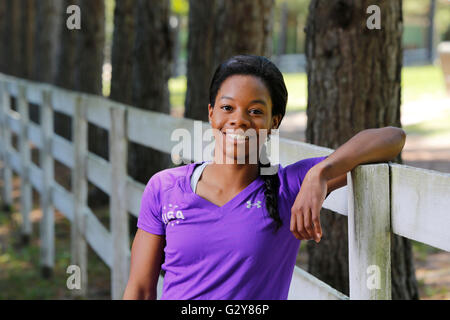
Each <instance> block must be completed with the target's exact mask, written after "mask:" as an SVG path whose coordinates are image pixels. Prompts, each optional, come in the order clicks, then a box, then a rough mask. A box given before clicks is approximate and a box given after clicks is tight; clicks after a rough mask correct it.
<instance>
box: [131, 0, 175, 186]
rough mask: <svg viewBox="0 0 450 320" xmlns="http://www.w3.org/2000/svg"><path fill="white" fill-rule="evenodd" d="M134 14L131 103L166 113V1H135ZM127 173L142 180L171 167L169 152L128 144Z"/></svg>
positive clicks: (168, 62)
mask: <svg viewBox="0 0 450 320" xmlns="http://www.w3.org/2000/svg"><path fill="white" fill-rule="evenodd" d="M137 6H138V7H137V10H136V16H135V21H136V22H135V23H136V24H135V30H136V35H135V37H136V38H135V43H134V61H133V105H134V106H136V107H138V108H142V109H146V110H152V111H156V112H161V113H166V114H169V113H170V100H169V87H168V81H169V77H170V73H171V69H172V50H173V39H172V35H171V32H170V27H169V13H170V2H169V1H148V0H138V5H137ZM129 150H130V152H129V160H128V172H129V175H130V176H132V177H133V178H135V179H137V180H138V181H140V182H143V183H146V182H147V181H148V179H149V178H150V177H151V176H152V175H153V174H154V173H156V172H158V171H161V170H163V169H166V168H168V167H171V166H172V161H171V157H170V154H165V153H163V152H159V151H157V150H154V149H150V148H145V147H143V146H142V145H138V144H135V143H130V144H129Z"/></svg>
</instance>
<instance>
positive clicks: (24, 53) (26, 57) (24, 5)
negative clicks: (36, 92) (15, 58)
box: [20, 0, 36, 79]
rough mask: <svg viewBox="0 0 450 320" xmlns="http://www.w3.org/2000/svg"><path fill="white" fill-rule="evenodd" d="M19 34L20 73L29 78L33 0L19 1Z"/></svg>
mask: <svg viewBox="0 0 450 320" xmlns="http://www.w3.org/2000/svg"><path fill="white" fill-rule="evenodd" d="M20 3H21V18H20V19H21V34H20V69H21V70H20V75H21V77H23V78H27V79H30V78H31V77H32V75H33V67H34V64H33V61H34V54H33V41H34V17H35V14H36V13H35V11H34V7H35V5H34V1H33V0H22V1H21V2H20Z"/></svg>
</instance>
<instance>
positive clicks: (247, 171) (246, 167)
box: [205, 160, 259, 190]
mask: <svg viewBox="0 0 450 320" xmlns="http://www.w3.org/2000/svg"><path fill="white" fill-rule="evenodd" d="M208 167H209V169H208V170H209V172H208V180H209V181H208V182H209V183H210V184H212V185H217V186H219V185H221V186H226V188H227V189H229V190H230V189H231V190H242V189H244V188H245V187H247V186H248V185H249V184H250V183H252V182H253V181H254V180H255V179H257V178H258V176H259V167H258V164H222V163H220V162H219V163H218V162H216V161H215V160H214V161H213V162H212V163H211V164H209V165H208V166H207V168H208ZM205 170H206V168H205Z"/></svg>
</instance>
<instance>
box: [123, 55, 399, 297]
mask: <svg viewBox="0 0 450 320" xmlns="http://www.w3.org/2000/svg"><path fill="white" fill-rule="evenodd" d="M286 102H287V90H286V87H285V83H284V80H283V76H282V74H281V73H280V71H279V70H278V69H277V68H276V66H275V65H274V64H273V63H272V62H270V61H269V60H268V59H266V58H264V57H259V56H252V55H241V56H235V57H232V58H230V59H229V60H227V61H225V62H224V63H222V64H221V65H220V66H219V67H218V68H217V70H216V72H215V74H214V77H213V79H212V82H211V86H210V104H209V105H208V112H209V120H210V123H211V126H212V128H213V129H215V134H214V137H215V149H214V160H213V161H211V162H197V163H192V164H188V165H184V166H180V167H177V168H171V169H166V170H163V171H161V172H158V173H157V174H155V175H154V176H153V177H152V178H151V179H150V180H149V182H148V184H147V186H146V189H145V191H144V194H143V197H142V203H141V210H140V214H139V219H138V224H137V226H138V231H137V233H136V236H135V239H134V242H133V246H132V250H131V266H130V276H129V280H128V284H127V287H126V289H125V293H124V296H123V298H124V299H156V285H157V281H158V276H159V273H160V270H161V268H162V269H163V270H165V277H164V284H163V293H162V297H161V299H177V300H188V299H204V300H206V299H208V300H209V299H241V300H260V299H267V300H274V299H275V300H278V299H280V300H282V299H287V296H288V291H289V285H290V281H291V278H292V273H293V269H294V266H295V261H296V256H297V253H298V249H299V245H300V241H299V240H315V241H316V242H319V241H320V238H321V236H322V230H321V227H320V216H319V214H320V208H321V206H322V203H323V201H324V200H325V198H326V196H327V194H329V193H330V192H331V191H333V190H335V189H337V188H340V187H342V186H344V185H346V173H347V172H348V171H350V170H352V169H353V168H354V167H356V166H358V165H359V164H363V163H373V162H381V161H389V160H392V159H394V158H395V157H396V156H397V155H398V154H399V153H400V151H401V150H402V148H403V145H404V143H405V133H404V132H403V130H402V129H400V128H395V127H385V128H380V129H368V130H364V131H361V132H360V133H358V134H357V135H355V136H354V137H353V138H351V139H350V140H349V141H348V142H346V143H345V144H344V145H342V146H341V147H339V148H338V149H337V150H336V151H335V152H333V153H332V154H331V155H329V156H328V157H316V158H309V159H304V160H301V161H298V162H295V163H293V164H291V165H289V166H286V167H282V166H279V168H278V172H276V173H275V174H273V175H261V174H260V172H261V166H262V165H261V164H260V163H259V161H258V163H249V162H246V163H244V164H240V163H238V162H237V161H236V160H237V158H236V155H237V153H236V150H237V147H238V146H242V144H245V156H246V159H248V158H249V155H250V153H251V150H250V148H249V147H248V145H249V138H245V137H244V136H242V135H240V134H239V133H241V132H246V131H249V130H250V129H252V130H255V132H256V133H257V138H258V139H262V137H263V136H262V135H261V134H260V133H262V132H263V130H267V131H268V132H269V133H270V130H271V129H277V128H278V127H279V125H280V122H281V120H282V118H283V116H284V114H285V110H286ZM258 145H259V144H258ZM258 156H259V152H258ZM261 156H263V155H261ZM225 160H226V161H225ZM259 160H260V159H259ZM230 162H232V164H230ZM261 162H265V161H261ZM163 259H164V261H163Z"/></svg>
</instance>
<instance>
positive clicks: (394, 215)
mask: <svg viewBox="0 0 450 320" xmlns="http://www.w3.org/2000/svg"><path fill="white" fill-rule="evenodd" d="M390 169H391V221H392V230H393V232H394V233H396V234H398V235H401V236H404V237H406V238H409V239H413V240H416V241H420V242H422V243H425V244H428V245H430V246H433V247H436V248H439V249H442V250H446V251H450V174H448V173H441V172H437V171H431V170H426V169H419V168H415V167H410V166H405V165H397V164H390Z"/></svg>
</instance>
